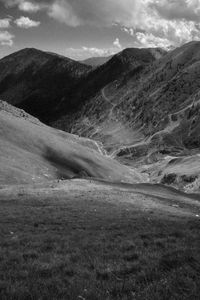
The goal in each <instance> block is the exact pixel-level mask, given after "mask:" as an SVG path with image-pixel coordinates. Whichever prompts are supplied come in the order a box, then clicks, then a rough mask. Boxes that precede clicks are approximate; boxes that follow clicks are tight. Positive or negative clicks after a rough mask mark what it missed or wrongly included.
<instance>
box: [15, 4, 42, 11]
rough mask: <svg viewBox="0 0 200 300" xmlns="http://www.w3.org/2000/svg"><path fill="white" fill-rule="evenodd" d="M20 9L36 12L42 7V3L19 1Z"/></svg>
mask: <svg viewBox="0 0 200 300" xmlns="http://www.w3.org/2000/svg"><path fill="white" fill-rule="evenodd" d="M19 9H20V10H22V11H25V12H29V13H35V12H37V11H39V10H40V9H41V7H40V5H39V4H37V3H32V2H28V1H23V2H20V3H19Z"/></svg>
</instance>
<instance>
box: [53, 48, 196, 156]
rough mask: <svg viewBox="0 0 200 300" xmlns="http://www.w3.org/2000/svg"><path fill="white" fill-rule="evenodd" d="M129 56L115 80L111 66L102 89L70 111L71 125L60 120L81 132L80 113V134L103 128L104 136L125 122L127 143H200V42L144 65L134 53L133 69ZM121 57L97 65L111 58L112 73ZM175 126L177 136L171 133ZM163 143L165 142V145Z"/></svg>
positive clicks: (192, 145) (59, 123) (174, 132)
mask: <svg viewBox="0 0 200 300" xmlns="http://www.w3.org/2000/svg"><path fill="white" fill-rule="evenodd" d="M142 53H143V52H142ZM127 57H128V61H129V59H130V55H127V56H126V55H125V59H124V60H123V61H125V63H124V64H123V66H124V68H126V70H127V72H126V74H124V75H123V76H121V77H120V76H119V77H118V79H117V81H114V82H113V80H112V79H113V78H112V74H110V73H109V72H107V73H109V78H110V82H109V83H108V84H107V85H106V83H105V85H106V86H104V87H102V86H101V87H99V88H100V92H98V93H96V95H95V97H93V98H92V99H91V100H90V101H88V102H87V103H86V104H85V106H84V107H82V110H81V111H79V112H78V113H76V114H74V115H73V116H72V117H71V120H72V122H71V128H69V127H70V126H69V124H67V122H65V118H62V119H60V121H59V122H57V123H56V124H57V125H58V126H61V127H62V126H63V128H65V126H66V127H68V128H65V129H71V130H73V131H74V132H76V131H77V132H78V131H79V128H78V125H79V124H80V122H79V120H80V118H82V123H83V126H82V127H81V129H82V132H80V133H81V134H83V132H86V134H87V135H88V136H91V135H96V133H97V135H96V137H97V138H98V132H99V137H100V136H101V139H102V136H104V137H106V136H107V135H108V136H109V140H110V139H111V140H112V138H113V137H114V135H113V134H112V132H113V131H114V129H115V130H116V131H117V128H118V127H120V128H124V129H126V132H127V136H126V137H125V136H124V134H123V138H125V139H126V138H127V142H125V141H122V142H121V143H120V144H121V145H125V146H131V145H132V144H134V143H135V142H136V141H137V142H139V141H142V140H143V139H144V138H145V139H146V143H147V144H149V142H150V141H152V142H153V143H154V144H155V143H157V142H158V143H159V144H161V143H160V141H161V140H162V141H163V144H172V146H174V144H177V149H179V148H181V149H182V148H185V147H186V148H188V147H191V148H194V147H199V134H198V126H199V125H198V124H199V121H198V120H199V117H198V116H199V113H198V112H199V108H198V107H199V102H198V101H199V99H200V98H199V92H200V84H199V80H198V79H199V76H200V71H199V70H200V69H199V64H200V43H199V42H193V43H189V44H187V45H184V46H183V47H180V48H178V49H176V50H174V51H172V52H169V53H168V54H166V55H164V56H163V57H161V58H160V59H157V60H155V61H153V62H152V63H150V64H149V63H148V64H145V65H142V64H139V63H138V60H137V62H134V60H133V59H131V61H132V64H134V63H135V67H133V69H131V70H130V69H129V70H128V69H127V65H126V61H127V60H126V58H127ZM118 58H119V59H120V58H121V57H120V55H119V56H118V55H117V56H115V57H113V59H111V60H110V62H109V63H107V64H106V65H104V66H102V67H101V68H99V69H102V68H108V67H109V65H110V64H111V65H112V67H111V69H112V70H113V74H114V73H115V72H114V70H115V67H114V66H115V61H116V60H117V59H118ZM142 59H144V57H143V56H142V58H141V60H142ZM145 59H147V58H146V56H145ZM120 61H121V59H120ZM143 61H144V60H143ZM128 65H129V66H130V61H129V63H128ZM97 71H98V72H99V70H98V69H97ZM117 71H119V73H121V72H122V69H120V68H118V69H117ZM115 74H116V73H115ZM89 76H90V75H89ZM111 78H112V79H111ZM94 80H95V79H94ZM105 81H106V79H105ZM99 85H100V84H99ZM103 85H104V84H103ZM84 120H85V121H84ZM105 125H106V126H105ZM111 127H112V128H113V129H112V128H111ZM184 127H185V129H184V130H183V128H184ZM98 128H99V130H97V129H98ZM103 128H105V129H106V130H105V132H104V130H103ZM109 128H110V130H111V129H112V130H111V132H110V133H108V132H106V131H109ZM95 132H96V133H95ZM117 132H118V131H117ZM130 132H132V136H130V135H131V134H130ZM172 132H173V137H174V141H173V137H172V138H171V133H172ZM133 133H135V134H133ZM180 133H181V134H180ZM133 135H134V137H133ZM136 136H137V137H136ZM177 137H178V139H177ZM115 139H117V136H116V137H115ZM147 139H148V140H147ZM170 139H171V141H170ZM106 140H107V139H106ZM104 142H105V141H104ZM106 146H107V148H109V147H110V146H111V145H109V143H107V144H106ZM161 146H162V147H163V148H165V145H161ZM169 146H170V145H169ZM163 150H164V149H163ZM169 150H170V149H169ZM175 150H176V149H175ZM170 151H171V150H170Z"/></svg>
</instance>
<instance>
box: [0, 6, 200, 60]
mask: <svg viewBox="0 0 200 300" xmlns="http://www.w3.org/2000/svg"><path fill="white" fill-rule="evenodd" d="M191 40H200V0H48V1H47V0H40V1H39V0H0V58H2V57H4V56H6V55H8V54H10V53H13V52H15V51H18V50H20V49H23V48H27V47H34V48H38V49H41V50H45V51H51V52H55V53H58V54H61V55H64V56H67V57H70V58H72V59H75V60H84V59H86V58H89V57H97V56H109V55H112V54H115V53H117V52H119V51H121V50H123V49H124V48H128V47H137V48H144V47H161V48H164V49H171V48H174V47H177V46H180V45H182V44H184V43H186V42H189V41H191Z"/></svg>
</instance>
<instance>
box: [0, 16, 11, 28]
mask: <svg viewBox="0 0 200 300" xmlns="http://www.w3.org/2000/svg"><path fill="white" fill-rule="evenodd" d="M10 22H11V19H10V18H4V19H0V28H9V27H10Z"/></svg>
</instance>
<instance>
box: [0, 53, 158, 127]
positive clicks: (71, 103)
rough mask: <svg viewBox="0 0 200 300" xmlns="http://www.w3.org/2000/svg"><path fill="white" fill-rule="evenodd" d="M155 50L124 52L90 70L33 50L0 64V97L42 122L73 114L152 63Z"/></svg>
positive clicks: (80, 64) (12, 56) (17, 54)
mask: <svg viewBox="0 0 200 300" xmlns="http://www.w3.org/2000/svg"><path fill="white" fill-rule="evenodd" d="M155 53H157V55H158V54H159V53H160V50H159V49H155V50H151V49H126V50H124V51H122V52H121V53H119V54H117V55H115V56H114V57H113V58H112V59H111V60H110V61H109V62H108V63H106V64H104V65H103V66H100V67H98V68H96V69H93V68H92V67H91V66H86V65H85V64H82V63H79V62H76V61H73V60H71V59H68V58H66V57H63V56H60V55H57V54H54V53H47V52H43V51H40V50H36V49H24V50H21V51H19V52H16V53H14V54H11V55H9V56H7V57H5V58H3V59H2V60H0V97H1V98H2V99H3V100H6V101H7V102H8V103H10V104H13V105H15V106H17V107H19V108H21V109H24V110H25V111H27V112H28V113H30V114H31V115H34V116H35V117H37V118H39V119H40V120H42V121H44V122H50V121H53V120H56V119H58V118H59V117H60V116H62V115H65V114H69V113H70V114H71V112H72V111H77V110H78V109H79V107H80V106H82V105H83V104H84V103H85V102H87V101H88V100H89V99H91V98H92V97H93V96H95V95H96V94H97V93H98V92H99V91H100V90H101V89H102V88H103V87H104V86H106V85H107V84H108V83H110V82H113V81H114V80H116V79H117V78H119V77H120V76H122V74H123V73H127V71H130V70H133V69H135V68H142V67H143V66H144V65H146V64H147V63H149V62H152V61H153V60H155V56H156V55H155Z"/></svg>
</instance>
